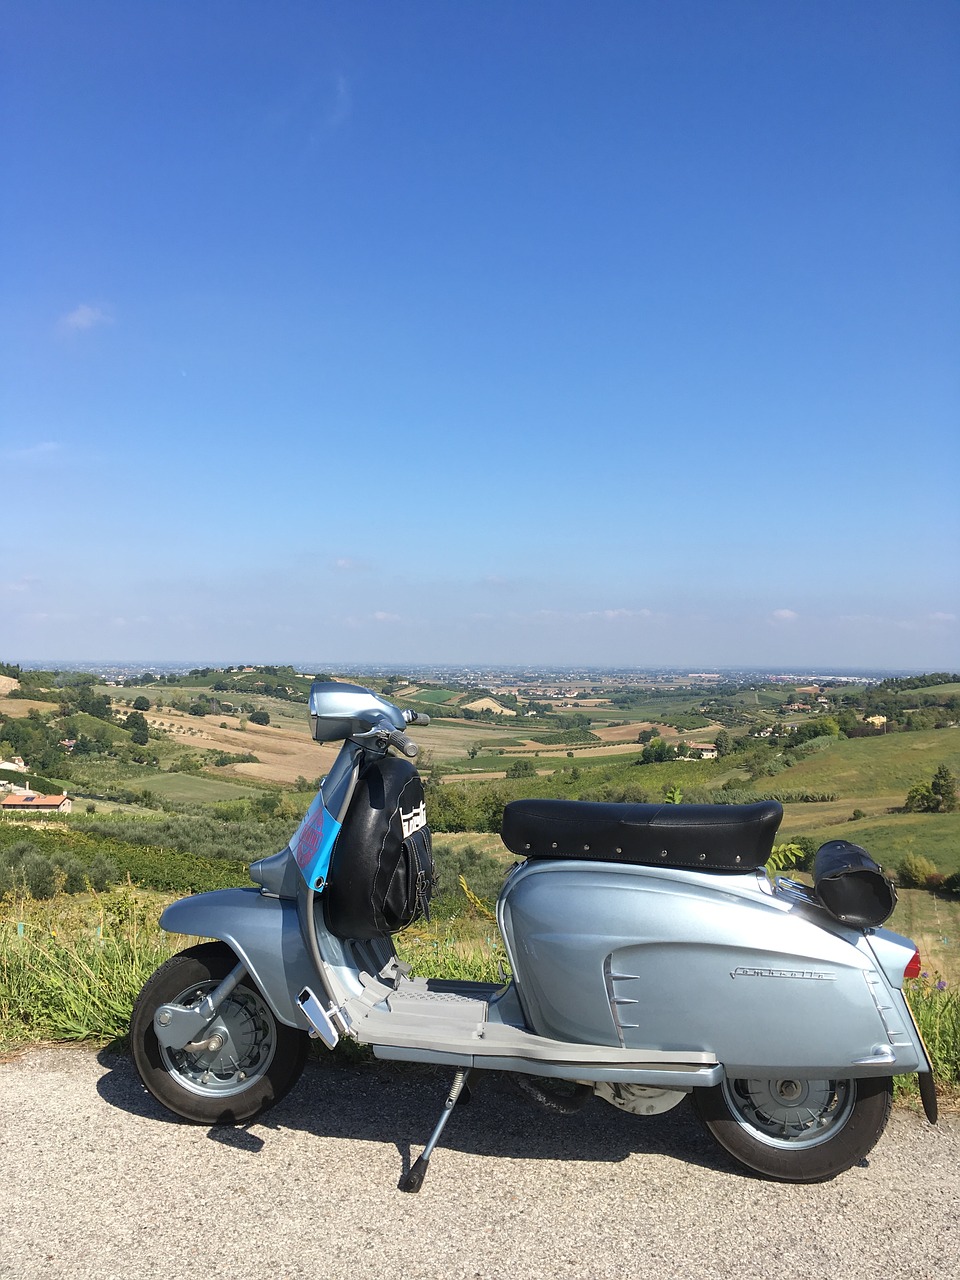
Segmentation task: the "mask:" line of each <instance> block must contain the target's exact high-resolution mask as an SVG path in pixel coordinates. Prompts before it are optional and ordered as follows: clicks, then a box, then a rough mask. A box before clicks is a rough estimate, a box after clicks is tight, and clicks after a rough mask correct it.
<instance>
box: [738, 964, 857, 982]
mask: <svg viewBox="0 0 960 1280" xmlns="http://www.w3.org/2000/svg"><path fill="white" fill-rule="evenodd" d="M836 976H837V975H836V974H835V973H824V972H822V971H821V970H819V969H752V968H747V967H746V966H743V965H741V967H740V968H738V969H731V971H730V977H731V978H807V979H809V980H810V981H812V982H833V981H834V979H835V978H836Z"/></svg>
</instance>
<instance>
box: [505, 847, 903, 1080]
mask: <svg viewBox="0 0 960 1280" xmlns="http://www.w3.org/2000/svg"><path fill="white" fill-rule="evenodd" d="M499 917H500V924H501V930H502V932H503V935H504V940H505V943H506V947H507V951H508V954H509V957H510V961H511V965H512V966H513V971H514V974H515V975H516V977H517V982H518V987H519V990H520V993H521V998H522V1000H523V1005H524V1012H525V1015H526V1018H527V1021H528V1023H529V1025H530V1026H531V1027H532V1028H533V1029H534V1030H535V1031H537V1032H538V1033H539V1034H540V1035H542V1036H547V1037H550V1038H554V1039H557V1040H589V1041H591V1042H592V1043H594V1044H597V1045H604V1044H605V1045H610V1046H611V1047H613V1046H617V1047H619V1048H621V1049H624V1050H637V1051H641V1050H642V1051H647V1050H649V1049H660V1050H663V1051H665V1052H673V1053H680V1052H697V1051H700V1052H708V1053H710V1054H711V1055H712V1056H713V1057H714V1059H715V1060H716V1061H719V1062H721V1063H722V1064H723V1066H724V1068H725V1070H726V1072H727V1073H728V1074H730V1075H744V1074H756V1073H757V1072H758V1071H763V1072H771V1073H772V1072H779V1071H783V1072H790V1073H791V1074H793V1075H808V1076H817V1075H823V1074H828V1075H831V1076H832V1075H837V1074H838V1073H841V1072H842V1073H844V1074H849V1075H894V1074H898V1073H901V1072H907V1071H916V1070H917V1069H918V1067H920V1068H921V1069H923V1068H925V1066H926V1058H925V1055H924V1053H923V1049H922V1047H921V1045H920V1043H919V1039H918V1037H917V1036H916V1033H915V1030H914V1029H913V1025H912V1022H910V1021H909V1020H908V1019H904V1018H903V1017H902V1011H903V1008H904V1004H903V996H902V994H901V993H900V992H899V991H895V990H893V989H892V988H891V984H890V982H889V979H888V978H887V976H886V975H885V974H884V973H883V971H882V969H881V967H880V966H879V965H878V964H877V962H876V958H875V957H874V955H873V953H872V952H871V950H870V948H869V947H868V946H867V945H866V943H865V940H864V938H863V935H862V934H861V933H860V932H858V931H856V930H851V929H846V928H845V927H843V926H842V925H839V924H837V923H836V922H834V921H832V920H830V919H829V918H828V917H827V916H826V915H825V913H823V912H821V911H819V910H818V909H817V908H815V907H812V906H809V905H806V904H803V903H798V902H794V901H791V900H790V899H788V898H783V897H778V896H776V895H774V894H773V892H772V891H771V889H770V886H769V885H768V884H767V882H766V880H765V879H763V880H761V879H760V878H759V877H757V876H756V875H754V874H747V875H732V876H727V875H724V876H719V875H708V874H705V873H691V872H687V871H671V870H668V869H667V868H660V867H652V868H651V867H630V866H624V867H620V866H617V865H614V864H603V865H601V864H599V863H587V862H566V861H565V862H540V861H537V862H533V863H528V864H527V865H526V866H525V867H524V868H522V869H521V870H519V871H517V872H516V873H515V874H514V875H513V876H511V877H510V879H509V881H508V882H507V885H506V888H505V890H504V894H503V896H502V899H501V902H500V906H499Z"/></svg>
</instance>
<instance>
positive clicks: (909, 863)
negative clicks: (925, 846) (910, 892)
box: [897, 853, 940, 889]
mask: <svg viewBox="0 0 960 1280" xmlns="http://www.w3.org/2000/svg"><path fill="white" fill-rule="evenodd" d="M939 874H940V873H939V869H938V867H937V864H936V863H935V862H932V861H931V860H930V859H929V858H925V857H924V856H923V854H922V853H908V854H907V856H906V857H905V858H904V859H903V861H902V862H901V863H900V866H899V867H898V868H897V883H898V884H900V885H901V886H902V887H903V888H904V889H924V888H926V887H927V884H928V882H929V881H930V880H931V878H933V877H934V876H938V875H939Z"/></svg>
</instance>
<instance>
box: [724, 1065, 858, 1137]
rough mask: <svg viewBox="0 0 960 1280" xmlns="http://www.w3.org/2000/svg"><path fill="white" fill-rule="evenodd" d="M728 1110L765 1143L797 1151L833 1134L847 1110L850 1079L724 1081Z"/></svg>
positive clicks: (851, 1101) (850, 1097) (851, 1090)
mask: <svg viewBox="0 0 960 1280" xmlns="http://www.w3.org/2000/svg"><path fill="white" fill-rule="evenodd" d="M723 1096H724V1098H725V1099H726V1102H727V1106H728V1107H729V1108H730V1113H731V1115H732V1116H733V1118H734V1119H735V1120H736V1121H737V1123H738V1124H739V1125H740V1126H741V1127H742V1128H743V1129H745V1130H746V1131H747V1132H748V1133H749V1134H750V1136H751V1137H752V1138H755V1139H756V1140H757V1141H758V1142H762V1143H764V1144H765V1145H766V1146H768V1147H779V1148H780V1149H781V1150H787V1151H802V1150H805V1149H806V1148H808V1147H818V1146H820V1144H821V1143H823V1142H829V1141H830V1139H831V1138H834V1137H836V1135H837V1134H838V1133H839V1132H840V1130H841V1129H842V1128H843V1126H844V1125H845V1124H846V1123H847V1121H848V1120H849V1119H850V1116H851V1114H852V1113H853V1107H854V1102H855V1101H856V1089H855V1088H854V1083H853V1081H852V1080H793V1079H787V1078H783V1079H779V1080H724V1082H723Z"/></svg>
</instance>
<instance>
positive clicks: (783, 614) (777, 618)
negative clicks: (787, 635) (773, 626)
mask: <svg viewBox="0 0 960 1280" xmlns="http://www.w3.org/2000/svg"><path fill="white" fill-rule="evenodd" d="M770 616H771V617H772V618H773V620H774V622H796V620H797V619H798V618H799V617H800V615H799V613H794V611H793V610H792V609H774V611H773V613H772V614H771V615H770Z"/></svg>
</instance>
